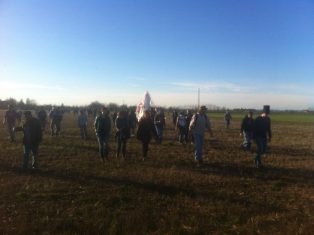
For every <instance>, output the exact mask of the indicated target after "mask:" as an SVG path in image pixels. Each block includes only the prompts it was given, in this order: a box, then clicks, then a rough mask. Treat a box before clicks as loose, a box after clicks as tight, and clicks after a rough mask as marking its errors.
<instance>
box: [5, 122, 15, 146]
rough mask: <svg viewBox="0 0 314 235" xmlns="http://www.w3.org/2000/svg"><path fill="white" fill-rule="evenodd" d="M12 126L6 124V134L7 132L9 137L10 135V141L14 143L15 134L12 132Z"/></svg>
mask: <svg viewBox="0 0 314 235" xmlns="http://www.w3.org/2000/svg"><path fill="white" fill-rule="evenodd" d="M14 126H15V125H14V124H11V123H8V124H7V129H8V132H9V135H10V139H11V141H12V142H13V141H15V132H14Z"/></svg>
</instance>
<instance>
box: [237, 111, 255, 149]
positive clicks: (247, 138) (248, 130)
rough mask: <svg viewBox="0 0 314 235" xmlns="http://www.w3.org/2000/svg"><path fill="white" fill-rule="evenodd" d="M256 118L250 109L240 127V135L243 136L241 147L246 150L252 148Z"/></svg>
mask: <svg viewBox="0 0 314 235" xmlns="http://www.w3.org/2000/svg"><path fill="white" fill-rule="evenodd" d="M253 129H254V119H253V112H252V111H249V112H248V114H247V115H246V116H245V117H244V118H243V120H242V123H241V129H240V136H243V143H242V144H241V148H243V149H244V150H250V149H251V144H252V139H253Z"/></svg>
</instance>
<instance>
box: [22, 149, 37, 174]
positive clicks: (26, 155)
mask: <svg viewBox="0 0 314 235" xmlns="http://www.w3.org/2000/svg"><path fill="white" fill-rule="evenodd" d="M31 152H32V154H33V158H32V167H33V168H36V167H38V161H37V156H38V144H33V145H32V144H29V145H28V144H25V145H24V159H23V166H22V167H23V169H27V168H28V159H29V154H30V153H31Z"/></svg>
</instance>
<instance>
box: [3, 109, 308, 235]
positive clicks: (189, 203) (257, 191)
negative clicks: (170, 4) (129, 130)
mask: <svg viewBox="0 0 314 235" xmlns="http://www.w3.org/2000/svg"><path fill="white" fill-rule="evenodd" d="M74 120H75V119H74V117H73V116H72V115H70V114H67V115H66V116H65V120H64V123H63V133H62V135H61V136H60V137H57V138H56V137H51V136H49V135H48V134H46V135H45V136H44V141H43V143H42V145H41V146H40V169H39V170H36V171H29V172H26V173H23V172H20V171H19V169H20V166H21V163H22V145H21V143H20V142H21V135H19V136H18V142H17V143H13V144H11V143H9V142H8V140H7V139H6V134H5V130H4V128H1V129H0V192H1V193H0V234H311V233H313V231H314V196H313V195H314V161H313V160H314V141H313V137H314V128H313V123H314V121H313V123H312V124H311V123H310V124H309V123H304V124H303V123H295V124H294V123H290V122H280V121H277V122H276V124H275V125H273V132H274V138H273V142H272V143H271V145H270V151H269V153H268V154H267V156H266V157H265V158H264V159H263V160H264V163H265V164H266V168H265V169H262V170H257V169H255V168H254V165H253V154H252V153H247V152H243V151H241V150H240V149H239V144H240V142H241V139H240V137H239V136H238V129H239V128H238V127H239V122H238V121H234V123H232V127H231V129H229V130H226V129H225V128H224V127H223V123H222V122H221V119H214V120H213V127H214V135H215V137H214V138H211V139H209V138H207V139H206V147H205V164H204V166H203V167H201V168H197V167H196V166H195V163H194V161H193V146H190V145H187V146H182V145H180V144H179V143H178V142H177V141H176V140H175V139H174V132H173V127H172V125H171V124H169V125H168V127H167V130H166V132H165V141H164V143H163V144H162V145H156V144H152V145H151V146H150V152H149V155H150V159H149V160H148V161H145V162H142V161H141V156H140V154H141V149H140V144H139V143H138V141H137V140H136V139H134V138H132V139H130V141H129V143H128V159H127V160H125V161H122V160H121V159H115V158H114V157H113V156H114V151H112V156H111V161H110V162H105V163H104V164H102V163H101V161H100V158H99V156H98V152H97V151H98V147H97V142H96V138H95V136H94V133H93V132H92V129H91V128H90V130H89V134H90V139H89V140H87V141H83V140H81V139H80V137H79V130H78V128H77V127H76V126H75V125H76V122H75V121H74ZM111 147H112V149H114V148H115V143H114V140H113V139H112V143H111Z"/></svg>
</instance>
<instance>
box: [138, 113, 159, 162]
mask: <svg viewBox="0 0 314 235" xmlns="http://www.w3.org/2000/svg"><path fill="white" fill-rule="evenodd" d="M152 135H154V137H157V132H156V129H155V126H154V122H153V120H152V119H151V116H150V113H149V111H148V110H146V111H144V115H143V117H142V118H141V119H140V121H139V123H138V129H137V133H136V137H137V139H138V140H140V141H141V142H142V152H143V161H144V160H145V159H146V158H147V152H148V146H149V142H150V141H151V138H152Z"/></svg>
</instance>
